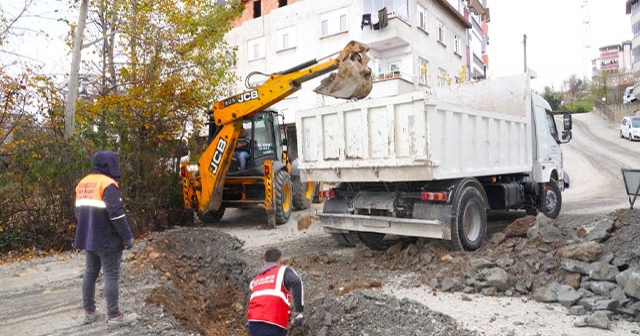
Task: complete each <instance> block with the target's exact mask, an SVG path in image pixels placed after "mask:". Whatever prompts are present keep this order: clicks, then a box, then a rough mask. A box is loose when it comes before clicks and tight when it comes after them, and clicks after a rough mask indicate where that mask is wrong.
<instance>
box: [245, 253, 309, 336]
mask: <svg viewBox="0 0 640 336" xmlns="http://www.w3.org/2000/svg"><path fill="white" fill-rule="evenodd" d="M250 288H251V300H250V301H249V310H248V313H247V315H248V320H249V322H248V326H249V334H250V335H251V336H285V335H286V334H287V327H288V326H289V325H293V326H298V325H302V323H303V322H304V314H303V310H304V298H303V297H304V290H303V288H302V279H300V277H299V276H298V274H296V272H295V271H294V270H293V269H292V268H290V267H287V266H283V265H282V252H280V250H279V249H277V248H270V249H268V250H267V251H266V252H265V253H264V266H262V268H261V269H260V271H259V272H258V275H257V276H256V277H255V278H254V279H253V281H251V284H250ZM292 296H293V313H291V300H290V298H291V297H292Z"/></svg>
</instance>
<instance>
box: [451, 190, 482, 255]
mask: <svg viewBox="0 0 640 336" xmlns="http://www.w3.org/2000/svg"><path fill="white" fill-rule="evenodd" d="M463 188H464V189H462V191H461V193H460V195H458V196H457V197H456V200H457V202H456V203H455V204H454V208H453V211H454V214H455V215H454V216H453V218H452V219H451V243H452V247H453V248H454V249H456V250H461V251H475V250H477V249H479V248H480V246H482V243H483V242H484V239H485V237H486V234H487V212H486V211H485V206H484V204H485V202H484V200H483V197H482V193H481V192H480V191H479V190H478V189H477V187H475V186H473V185H467V186H465V187H463Z"/></svg>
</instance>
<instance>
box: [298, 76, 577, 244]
mask: <svg viewBox="0 0 640 336" xmlns="http://www.w3.org/2000/svg"><path fill="white" fill-rule="evenodd" d="M530 85H531V84H530V77H529V75H528V74H520V75H514V76H507V77H503V78H496V79H489V80H485V81H480V82H474V83H464V84H459V85H452V86H445V87H437V88H432V89H425V90H417V91H414V92H409V93H404V94H399V95H395V96H391V97H379V98H368V99H364V100H359V101H354V102H347V103H341V104H336V105H332V106H325V107H319V108H313V109H308V110H302V111H298V113H296V126H297V132H298V133H297V138H298V155H299V157H298V160H299V165H298V169H299V170H300V172H301V177H302V179H303V180H306V181H320V182H329V183H336V185H335V187H334V188H332V189H330V190H327V191H324V192H322V195H321V196H322V197H324V198H325V201H324V206H323V211H322V213H320V214H319V217H320V221H321V225H322V226H323V228H324V230H325V231H326V232H328V233H330V234H331V236H332V237H333V238H334V239H336V240H337V241H338V242H339V243H341V244H344V245H354V244H357V243H363V244H364V245H366V246H368V247H370V248H372V249H381V248H385V246H387V245H385V243H386V242H387V241H388V240H385V237H387V238H388V237H389V236H409V237H424V238H437V239H444V240H448V241H450V242H451V246H452V247H453V248H454V249H457V250H464V251H473V250H476V249H478V248H480V247H481V246H482V244H483V242H484V240H485V237H486V230H487V211H489V210H510V209H514V210H518V209H522V210H525V211H526V213H527V214H531V215H537V214H538V212H542V213H543V214H545V215H546V216H548V217H550V218H556V217H557V216H558V214H559V212H560V209H561V205H562V193H561V192H562V191H563V190H564V182H563V177H564V176H563V169H562V159H563V158H562V150H561V148H560V144H561V143H564V142H568V141H569V140H570V139H571V127H572V122H571V115H565V116H564V117H563V118H564V119H563V122H562V123H563V125H564V131H563V133H562V135H560V134H559V133H558V129H557V127H556V121H555V118H554V115H553V113H552V110H551V107H550V106H549V104H548V103H547V102H546V101H545V100H544V99H543V98H542V97H540V96H538V95H536V94H534V93H532V90H531V87H530Z"/></svg>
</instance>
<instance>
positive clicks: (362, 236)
mask: <svg viewBox="0 0 640 336" xmlns="http://www.w3.org/2000/svg"><path fill="white" fill-rule="evenodd" d="M356 236H358V239H359V240H360V241H361V242H362V244H364V246H366V247H368V248H370V249H372V250H376V251H384V250H386V249H388V248H389V247H391V245H392V243H389V242H388V241H385V240H384V236H385V234H384V233H377V232H356Z"/></svg>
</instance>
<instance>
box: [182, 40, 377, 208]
mask: <svg viewBox="0 0 640 336" xmlns="http://www.w3.org/2000/svg"><path fill="white" fill-rule="evenodd" d="M368 50H369V47H368V46H366V45H364V44H362V43H359V42H356V41H351V42H349V43H348V44H347V46H346V47H345V48H344V49H343V50H342V51H340V52H339V54H338V56H337V57H333V58H332V57H331V56H330V57H326V58H324V59H320V60H318V59H314V60H311V61H308V62H305V63H302V64H300V65H297V66H295V67H293V68H291V69H288V70H286V71H282V72H278V73H274V74H272V75H270V76H269V78H268V79H267V80H266V81H265V82H264V83H262V84H261V85H259V86H257V87H255V88H251V89H250V90H247V91H244V92H242V93H239V94H236V95H234V96H231V97H228V98H225V99H223V100H221V101H218V102H216V103H214V104H213V106H212V111H213V119H214V122H215V123H216V125H218V126H222V129H221V130H220V131H219V132H218V134H217V135H216V136H215V138H214V139H213V141H211V143H210V144H209V146H208V147H207V148H206V149H205V151H204V152H203V153H202V155H201V156H200V159H199V160H198V172H197V174H194V175H193V176H192V178H190V179H188V180H189V181H185V183H188V185H185V186H184V188H185V190H184V193H185V200H187V207H190V208H192V209H197V211H199V212H201V213H208V212H211V211H216V210H218V208H219V207H220V204H221V203H222V191H223V187H224V179H225V177H226V174H227V171H228V170H229V167H230V165H231V160H232V157H233V152H234V148H235V146H236V142H237V140H238V137H239V135H240V129H241V128H242V120H243V119H244V118H250V117H252V116H253V115H254V114H256V113H258V112H260V111H263V110H265V109H266V108H268V107H269V106H271V105H273V104H275V103H277V102H279V101H281V100H282V99H284V98H286V97H287V96H289V95H291V94H293V93H294V92H296V91H297V90H299V89H300V88H301V85H302V83H304V82H306V81H309V80H311V79H314V78H317V77H319V76H322V75H324V74H327V73H329V72H331V71H334V70H336V69H337V70H338V71H337V73H331V74H330V76H329V77H327V78H325V79H323V80H322V81H321V84H320V86H319V87H317V88H316V89H315V90H314V91H315V92H317V93H319V94H323V95H327V96H331V97H336V98H343V99H354V98H356V99H362V98H364V97H366V96H367V95H368V94H369V93H370V92H371V89H372V85H373V83H372V81H373V80H372V76H371V69H370V68H369V67H368V66H367V63H368V62H369V57H368V56H367V54H366V53H367V51H368Z"/></svg>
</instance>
